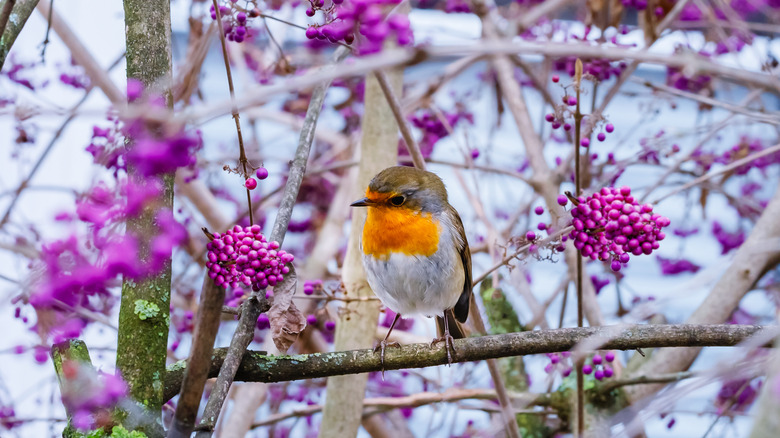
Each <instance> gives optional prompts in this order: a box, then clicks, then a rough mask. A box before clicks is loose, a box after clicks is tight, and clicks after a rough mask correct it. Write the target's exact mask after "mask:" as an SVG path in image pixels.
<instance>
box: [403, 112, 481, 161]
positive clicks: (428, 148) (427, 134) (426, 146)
mask: <svg viewBox="0 0 780 438" xmlns="http://www.w3.org/2000/svg"><path fill="white" fill-rule="evenodd" d="M441 114H442V118H443V119H444V120H446V121H447V123H446V124H445V123H444V121H442V118H440V117H439V116H438V115H436V114H435V113H434V112H433V111H431V110H424V111H421V112H418V113H416V114H414V115H412V116H410V117H409V121H411V122H412V125H414V126H415V127H416V128H418V129H420V130H421V131H422V133H423V136H422V139H420V152H422V155H423V157H425V158H428V157H430V156H431V154H432V153H433V147H434V145H436V143H437V142H438V141H439V140H441V139H443V138H446V137H448V136H449V135H450V131H449V129H448V126H447V125H449V128H450V129H454V128H455V127H456V126H457V124H458V123H460V122H461V121H466V122H468V123H470V124H473V123H474V115H473V114H471V113H469V112H467V111H466V110H465V109H464V108H463V107H461V106H460V105H458V106H457V109H456V111H452V112H446V111H442V112H441ZM474 152H475V151H474V150H472V151H471V152H470V153H471V157H472V159H476V158H477V157H478V156H479V151H478V150H477V151H476V154H475V153H474ZM398 153H399V154H400V155H409V152H408V149H407V148H406V146H404V145H403V144H399V147H398Z"/></svg>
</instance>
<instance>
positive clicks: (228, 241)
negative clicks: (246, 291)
mask: <svg viewBox="0 0 780 438" xmlns="http://www.w3.org/2000/svg"><path fill="white" fill-rule="evenodd" d="M207 248H208V250H209V252H208V262H207V263H206V266H207V267H208V269H209V277H210V278H212V279H214V283H215V284H216V285H217V286H224V287H225V288H227V287H228V286H229V287H232V288H234V289H237V288H239V287H241V286H242V285H244V286H252V290H254V291H256V292H257V291H259V290H261V289H265V288H267V287H268V286H275V285H276V284H277V283H279V282H280V281H282V280H283V279H284V275H286V274H287V273H288V272H290V268H288V267H287V266H285V265H286V264H287V263H290V262H292V261H293V260H294V259H295V257H294V256H293V255H292V254H290V253H288V252H285V251H284V250H281V249H279V244H278V243H277V242H268V241H266V240H265V236H263V235H262V234H261V233H260V226H259V225H252V226H251V227H243V228H242V227H240V226H238V225H236V226H234V227H233V228H232V229H229V230H227V231H226V232H224V233H221V234H220V233H214V240H212V241H211V242H209V244H208V246H207Z"/></svg>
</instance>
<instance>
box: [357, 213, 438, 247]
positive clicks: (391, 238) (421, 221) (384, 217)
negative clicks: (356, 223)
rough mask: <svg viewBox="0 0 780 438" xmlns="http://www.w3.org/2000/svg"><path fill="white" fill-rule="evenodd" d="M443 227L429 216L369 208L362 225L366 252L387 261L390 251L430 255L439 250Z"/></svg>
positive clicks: (426, 214)
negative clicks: (440, 231) (440, 233)
mask: <svg viewBox="0 0 780 438" xmlns="http://www.w3.org/2000/svg"><path fill="white" fill-rule="evenodd" d="M440 226H441V225H440V224H439V221H438V220H435V219H434V218H433V217H432V216H431V214H430V213H422V212H416V211H413V210H410V209H406V208H392V207H389V206H376V207H369V208H368V212H367V217H366V224H365V225H364V226H363V252H364V253H365V254H367V255H373V256H374V257H376V258H388V257H390V253H391V252H398V253H403V254H406V255H411V256H426V257H428V256H431V255H433V253H435V252H436V250H437V249H438V248H439V227H440Z"/></svg>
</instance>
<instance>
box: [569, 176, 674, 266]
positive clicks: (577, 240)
mask: <svg viewBox="0 0 780 438" xmlns="http://www.w3.org/2000/svg"><path fill="white" fill-rule="evenodd" d="M572 201H573V202H574V201H575V200H572ZM574 203H575V206H574V208H572V209H571V215H572V222H571V225H572V226H573V227H574V231H572V232H571V233H569V235H568V238H570V239H572V241H573V242H574V247H575V248H577V249H578V250H579V251H580V254H582V255H583V256H584V257H590V258H591V259H592V260H601V261H605V262H606V261H610V260H611V263H610V267H611V268H612V270H613V271H615V272H617V271H620V269H621V268H622V267H623V266H625V265H626V264H627V263H628V261H629V259H630V258H631V255H635V256H639V255H642V254H651V253H652V252H653V251H654V250H656V249H658V246H659V242H660V241H661V240H663V239H664V238H665V237H666V235H665V234H664V233H663V231H661V229H663V228H665V227H668V226H669V223H670V221H669V218H666V217H664V216H661V215H660V214H657V213H653V206H652V205H650V204H643V205H639V203H637V201H636V199H634V197H633V196H631V188H629V187H625V186H624V187H621V188H619V189H617V188H614V187H604V188H603V189H601V191H600V192H596V193H594V194H592V195H590V196H588V197H587V198H586V197H583V196H580V197H579V198H578V199H577V200H576V202H574Z"/></svg>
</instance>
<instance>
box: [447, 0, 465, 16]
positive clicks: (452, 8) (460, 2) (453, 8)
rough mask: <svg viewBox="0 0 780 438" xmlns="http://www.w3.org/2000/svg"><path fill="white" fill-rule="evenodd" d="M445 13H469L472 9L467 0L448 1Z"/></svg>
mask: <svg viewBox="0 0 780 438" xmlns="http://www.w3.org/2000/svg"><path fill="white" fill-rule="evenodd" d="M444 11H445V12H447V13H469V12H471V7H470V6H469V2H467V1H466V0H447V3H446V5H445V6H444Z"/></svg>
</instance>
